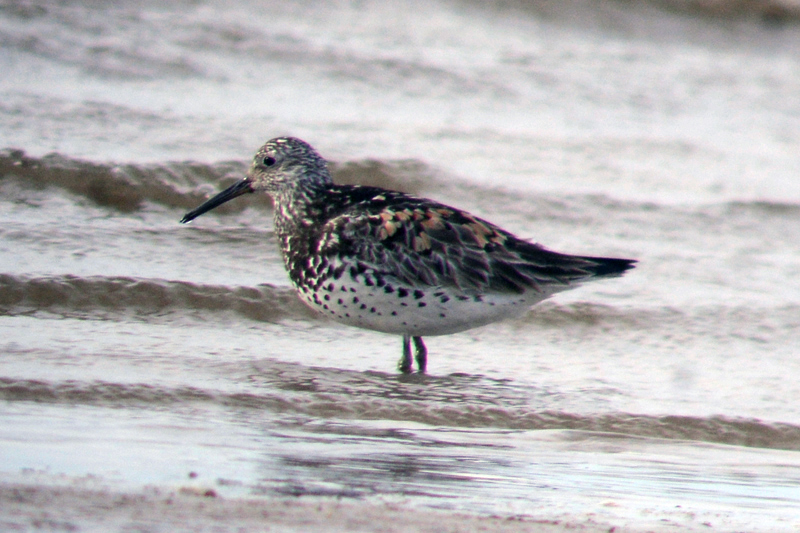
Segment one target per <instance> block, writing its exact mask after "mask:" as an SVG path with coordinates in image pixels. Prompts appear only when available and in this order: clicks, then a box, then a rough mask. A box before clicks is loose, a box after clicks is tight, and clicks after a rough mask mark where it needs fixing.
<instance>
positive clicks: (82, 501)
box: [0, 483, 685, 533]
mask: <svg viewBox="0 0 800 533" xmlns="http://www.w3.org/2000/svg"><path fill="white" fill-rule="evenodd" d="M0 508H2V509H3V512H2V517H0V529H3V530H5V531H26V530H45V531H147V532H153V533H156V532H162V531H163V532H180V531H192V532H203V531H213V532H215V533H224V532H228V531H235V532H237V533H245V532H249V531H284V532H289V531H298V532H300V531H302V532H317V531H318V532H326V533H327V532H338V531H346V532H359V531H380V532H385V533H404V532H409V533H412V532H413V533H424V532H431V533H443V532H458V531H491V532H495V533H517V532H523V531H525V532H541V533H560V532H565V531H582V532H587V533H591V532H614V533H623V532H634V531H653V532H657V531H674V530H676V529H677V524H673V527H669V525H666V526H664V527H663V528H657V529H654V528H650V527H648V528H644V529H628V528H624V527H613V526H610V525H608V524H603V523H599V522H595V521H594V520H592V519H591V517H586V518H584V519H578V518H574V517H573V518H571V519H566V520H565V519H562V518H553V519H552V520H540V519H536V520H534V519H531V518H529V517H523V516H520V517H515V516H502V517H500V516H474V515H469V514H466V513H452V512H446V511H431V510H427V509H413V508H412V509H409V508H407V507H406V506H404V505H403V503H402V502H397V503H364V502H353V501H341V500H336V499H333V498H331V499H327V498H315V499H314V500H313V501H305V500H303V499H299V498H295V499H284V498H280V499H278V498H241V499H226V498H220V497H218V496H216V495H215V493H214V491H213V489H204V488H202V487H194V488H183V489H178V490H176V491H166V490H164V489H162V488H150V489H147V488H146V489H144V490H142V491H136V492H121V491H113V490H98V489H85V488H74V487H64V486H61V487H57V486H44V485H41V484H38V483H37V484H22V483H0ZM681 530H683V531H685V529H683V528H681Z"/></svg>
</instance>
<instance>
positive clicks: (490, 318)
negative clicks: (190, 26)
mask: <svg viewBox="0 0 800 533" xmlns="http://www.w3.org/2000/svg"><path fill="white" fill-rule="evenodd" d="M256 191H264V192H266V193H267V194H269V195H270V196H272V199H273V201H274V219H275V232H276V234H277V237H278V241H279V243H280V247H281V253H282V255H283V261H284V265H285V266H286V270H287V271H288V273H289V278H290V279H291V282H292V284H293V285H294V288H295V289H296V290H297V293H298V294H299V296H300V298H301V299H302V300H303V301H304V302H305V303H306V304H308V305H309V306H310V307H312V308H313V309H315V310H317V311H319V312H321V313H322V314H324V315H326V316H328V317H329V318H332V319H334V320H336V321H339V322H342V323H344V324H347V325H350V326H356V327H360V328H366V329H370V330H374V331H381V332H384V333H393V334H398V335H402V336H403V352H402V357H401V359H400V363H399V365H398V368H399V370H400V371H401V372H403V373H409V372H411V371H412V367H413V361H412V350H411V344H412V343H413V345H414V359H415V360H416V362H417V371H418V372H420V373H424V372H425V369H426V364H427V348H426V347H425V343H424V342H423V340H422V337H423V336H429V335H447V334H450V333H457V332H459V331H464V330H468V329H471V328H475V327H478V326H483V325H486V324H490V323H492V322H496V321H499V320H503V319H506V318H510V317H514V316H518V315H521V314H522V313H524V312H525V311H527V309H528V308H529V307H530V306H532V305H534V304H536V303H538V302H541V301H542V300H544V299H546V298H548V297H550V296H552V295H553V294H555V293H557V292H561V291H565V290H568V289H573V288H575V287H577V286H578V285H580V284H582V283H584V282H587V281H592V280H596V279H604V278H611V277H616V276H620V275H622V273H624V272H625V271H626V270H628V269H630V268H633V264H634V263H635V262H636V261H635V260H632V259H616V258H607V257H587V256H578V255H567V254H562V253H557V252H553V251H550V250H548V249H546V248H544V247H543V246H541V245H539V244H535V243H532V242H529V241H527V240H524V239H520V238H518V237H515V236H514V235H512V234H511V233H509V232H507V231H505V230H503V229H501V228H499V227H498V226H496V225H494V224H492V223H490V222H487V221H486V220H483V219H481V218H478V217H476V216H474V215H472V214H470V213H468V212H466V211H462V210H461V209H457V208H455V207H450V206H448V205H444V204H441V203H439V202H436V201H434V200H428V199H425V198H419V197H416V196H413V195H410V194H405V193H402V192H396V191H390V190H386V189H381V188H378V187H367V186H359V185H336V184H334V183H333V179H332V178H331V174H330V172H329V171H328V166H327V162H326V161H325V159H323V158H322V157H321V156H320V155H319V154H318V153H317V151H316V150H314V148H312V147H311V145H309V144H308V143H306V142H305V141H302V140H300V139H297V138H294V137H278V138H275V139H272V140H270V141H268V142H267V143H266V144H264V146H262V147H261V148H260V149H259V150H258V152H257V153H256V155H255V157H254V158H253V164H252V166H251V167H250V170H249V171H248V172H247V175H246V177H245V178H244V179H242V180H241V181H238V182H237V183H234V184H233V185H232V186H230V187H228V188H227V189H225V190H224V191H222V192H220V193H219V194H217V195H216V196H214V197H212V198H210V199H209V200H208V201H206V202H205V203H203V204H202V205H200V206H199V207H197V208H196V209H194V210H192V211H190V212H188V213H187V214H186V216H184V217H183V219H182V220H181V222H182V223H186V222H189V221H191V220H193V219H195V218H197V217H198V216H200V215H202V214H203V213H206V212H207V211H210V210H211V209H214V208H215V207H217V206H219V205H221V204H223V203H225V202H227V201H228V200H232V199H233V198H236V197H237V196H241V195H243V194H247V193H252V192H256Z"/></svg>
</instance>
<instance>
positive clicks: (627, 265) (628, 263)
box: [580, 257, 636, 278]
mask: <svg viewBox="0 0 800 533" xmlns="http://www.w3.org/2000/svg"><path fill="white" fill-rule="evenodd" d="M580 259H583V260H584V261H588V262H590V263H594V264H593V265H590V266H589V267H587V268H586V270H588V271H589V272H591V273H592V276H593V277H597V278H610V277H616V276H621V275H622V274H624V273H625V271H626V270H630V269H632V268H633V267H634V264H635V263H636V260H635V259H617V258H613V257H580Z"/></svg>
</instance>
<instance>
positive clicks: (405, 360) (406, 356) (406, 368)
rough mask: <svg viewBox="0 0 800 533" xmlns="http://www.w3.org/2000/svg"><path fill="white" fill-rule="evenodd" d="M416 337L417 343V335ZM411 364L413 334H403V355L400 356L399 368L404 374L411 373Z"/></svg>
mask: <svg viewBox="0 0 800 533" xmlns="http://www.w3.org/2000/svg"><path fill="white" fill-rule="evenodd" d="M414 339H415V342H414V343H415V344H416V339H417V337H414ZM411 364H412V363H411V335H403V356H402V357H401V358H400V362H399V363H398V364H397V368H398V369H399V370H400V372H402V373H403V374H410V373H411Z"/></svg>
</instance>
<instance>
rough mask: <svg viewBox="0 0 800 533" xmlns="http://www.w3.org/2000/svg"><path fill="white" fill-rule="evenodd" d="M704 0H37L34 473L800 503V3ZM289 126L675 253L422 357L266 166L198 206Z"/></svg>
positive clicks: (484, 195)
mask: <svg viewBox="0 0 800 533" xmlns="http://www.w3.org/2000/svg"><path fill="white" fill-rule="evenodd" d="M671 5H672V8H673V10H671V11H662V10H660V8H659V7H658V5H656V4H652V5H650V6H648V7H633V6H631V4H628V3H615V2H605V3H584V2H577V1H575V2H568V3H558V4H552V5H551V4H541V5H537V6H535V7H530V6H525V5H518V6H516V7H515V6H506V7H504V8H493V7H487V6H485V5H482V4H477V3H471V2H461V3H457V2H439V3H420V4H419V5H417V6H415V8H414V9H410V10H402V11H401V10H399V9H398V8H397V7H395V6H394V5H392V4H384V3H381V2H367V3H364V4H363V5H362V6H361V7H360V8H356V7H351V6H349V5H334V4H326V5H323V6H320V5H318V4H313V3H312V4H302V3H301V4H288V3H287V4H275V5H274V6H273V7H272V8H271V9H270V10H269V11H268V12H265V11H264V10H263V9H264V8H263V7H260V6H261V4H258V3H250V2H247V1H240V2H236V3H230V2H228V3H225V8H224V9H223V8H222V7H221V6H222V4H219V5H217V4H216V3H214V2H202V3H187V4H186V5H180V6H178V5H174V4H172V5H170V7H159V6H157V5H155V4H153V5H150V4H149V3H147V2H141V3H137V4H129V5H126V7H120V6H117V5H108V6H100V5H97V6H95V7H89V6H84V5H82V4H80V3H59V4H43V5H36V6H34V5H32V4H26V3H9V4H6V5H4V6H3V7H2V9H0V39H2V41H0V42H2V43H3V48H2V52H0V65H2V68H3V70H4V72H7V73H8V74H7V75H6V76H3V77H2V79H0V94H2V98H0V102H2V103H0V136H1V137H0V148H2V147H6V148H7V149H5V150H4V151H3V152H2V153H0V175H2V177H3V179H2V180H0V193H1V194H0V202H1V203H0V219H2V222H1V223H0V353H2V355H3V357H1V358H0V397H2V399H3V400H4V403H3V404H2V406H0V420H1V421H0V449H2V456H3V457H4V460H3V461H2V463H0V468H1V469H2V471H3V472H4V475H5V476H6V478H7V479H11V478H15V476H19V475H23V476H24V475H25V473H26V472H31V471H36V472H39V471H44V472H47V473H50V474H54V475H60V474H64V475H67V476H68V477H69V476H75V477H80V476H85V475H92V476H97V477H98V478H100V479H104V480H107V481H108V482H110V483H116V484H120V485H123V486H142V485H147V484H156V485H163V486H183V485H185V484H198V485H200V486H204V487H205V486H208V487H213V488H214V490H217V491H219V492H220V493H221V494H223V495H226V496H230V497H234V496H252V495H256V496H265V495H266V496H275V495H279V496H280V495H298V496H303V497H314V496H337V497H344V498H355V499H366V500H370V499H375V500H380V501H387V500H390V501H395V500H396V501H401V502H403V504H405V505H410V506H420V507H436V508H444V509H452V510H457V511H471V512H479V513H487V514H501V515H504V514H506V515H526V516H536V517H542V518H558V517H573V518H574V517H578V518H589V519H597V520H601V521H605V522H609V523H612V524H619V525H627V526H631V527H639V526H641V527H651V526H653V525H657V526H664V525H667V526H670V525H674V526H676V527H678V526H681V527H689V528H701V529H704V530H706V529H708V528H709V527H711V528H712V529H715V530H748V531H756V530H760V531H774V530H789V529H792V528H796V527H798V526H800V519H798V518H797V512H796V509H797V508H798V505H800V474H798V473H799V472H800V408H798V403H797V402H796V401H795V399H796V398H797V397H799V396H800V385H798V384H797V380H795V379H793V378H792V376H795V375H798V373H800V357H797V356H798V346H800V303H798V302H800V286H798V284H797V283H794V282H793V280H795V279H797V278H798V274H800V240H798V239H797V236H796V231H794V230H793V228H797V227H800V181H798V180H797V179H796V177H797V175H798V170H800V156H798V154H800V150H798V147H799V146H800V99H798V98H797V95H798V94H800V31H799V30H798V25H797V22H796V21H795V19H793V18H792V17H791V16H789V15H787V17H788V18H787V19H786V20H783V21H782V22H781V21H779V20H775V19H773V18H768V21H767V22H764V21H763V20H762V19H761V18H759V17H760V14H759V13H758V11H757V9H756V8H753V11H752V12H749V13H745V14H743V15H730V14H726V13H724V12H722V13H710V12H702V13H698V12H695V11H680V10H677V11H675V10H674V8H675V3H672V4H671ZM742 5H746V4H742ZM788 13H789V14H791V13H792V12H791V11H789V12H788ZM280 134H293V135H297V136H300V137H303V138H305V139H306V140H308V141H309V142H311V143H313V144H314V145H315V146H316V147H317V148H318V149H319V150H320V151H321V153H322V154H323V155H325V156H326V157H328V158H330V159H331V160H332V161H333V162H334V165H333V169H334V177H335V179H336V180H337V181H340V182H348V183H368V184H374V185H380V186H385V187H390V188H397V189H402V190H407V191H410V192H414V193H416V194H421V195H425V196H432V197H435V198H436V199H438V200H440V201H443V202H445V203H449V204H453V205H457V206H459V207H462V208H465V209H468V210H470V211H472V212H473V213H475V214H478V215H479V216H482V217H484V218H487V219H489V220H491V221H493V222H496V223H498V224H500V225H501V226H503V227H505V228H506V229H509V230H510V231H512V232H514V233H516V234H518V235H520V236H523V237H526V238H530V239H533V240H535V241H537V242H541V243H543V244H545V245H546V246H548V247H550V248H553V249H556V250H559V251H565V252H571V253H580V254H586V255H592V254H593V255H609V256H620V257H633V258H637V259H639V260H640V263H639V265H638V266H637V268H636V269H635V270H633V271H632V272H630V273H629V274H628V275H626V277H624V278H621V279H617V280H610V281H607V282H603V283H597V284H591V285H588V286H585V287H582V288H580V289H578V290H575V291H571V292H568V293H563V294H559V295H557V296H556V297H554V298H553V299H551V300H550V301H548V302H545V303H543V304H541V305H539V306H537V307H535V308H534V309H532V310H531V311H530V312H529V313H528V314H527V315H525V316H523V317H522V318H520V319H518V320H514V321H509V322H504V323H500V324H494V325H490V326H487V327H484V328H480V329H476V330H472V331H469V332H466V333H463V334H458V335H452V336H446V337H436V338H430V339H427V342H428V347H429V349H430V363H429V372H430V375H428V376H421V377H420V376H400V375H398V374H396V373H395V370H394V367H395V364H396V360H397V358H398V357H399V352H400V339H398V338H394V337H391V336H386V335H381V334H377V333H372V332H368V331H361V330H356V329H349V328H344V327H341V326H337V325H336V324H334V323H332V322H329V321H326V320H324V319H322V318H319V317H317V316H315V315H313V313H311V312H310V311H309V310H307V309H306V308H305V307H304V306H303V305H302V304H301V303H300V302H299V301H298V300H297V299H296V298H295V296H294V294H293V292H292V291H291V289H290V287H289V283H288V279H287V277H286V274H285V272H284V270H283V266H282V262H281V259H280V256H279V254H278V250H277V246H276V245H275V243H274V239H273V232H272V221H271V207H270V204H269V202H268V200H267V199H266V198H259V197H257V196H256V195H251V196H248V197H247V198H240V199H237V200H236V201H234V202H231V203H230V204H228V205H226V206H225V207H224V208H220V209H219V210H216V211H214V213H212V214H209V215H206V216H204V217H202V218H200V219H198V220H197V221H195V222H194V223H193V224H191V225H190V226H183V225H180V224H178V223H177V221H178V220H179V219H180V217H181V216H182V215H183V213H184V212H185V211H186V210H188V209H190V208H192V207H195V206H196V205H197V204H198V203H199V202H201V201H202V200H203V198H205V197H206V196H207V195H208V194H211V193H213V192H214V191H216V190H218V189H219V188H221V187H223V186H225V185H226V184H228V183H230V182H232V181H233V180H234V179H236V178H237V177H238V176H241V173H242V172H243V171H244V169H245V168H246V165H247V163H248V159H249V158H250V156H251V155H252V153H253V152H254V151H255V149H256V148H257V147H258V146H259V145H260V144H261V143H263V141H265V140H266V139H267V138H270V137H273V136H276V135H280ZM48 154H49V155H48ZM190 472H192V473H194V474H195V475H193V477H192V478H190V477H189V473H190ZM706 524H707V525H706Z"/></svg>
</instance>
